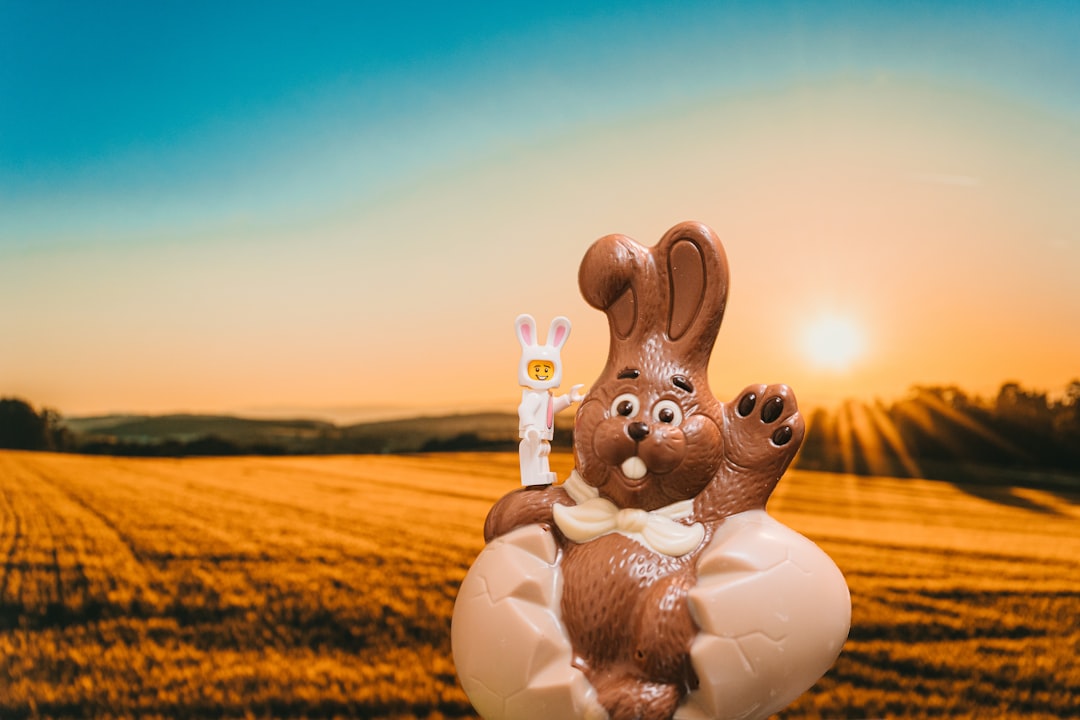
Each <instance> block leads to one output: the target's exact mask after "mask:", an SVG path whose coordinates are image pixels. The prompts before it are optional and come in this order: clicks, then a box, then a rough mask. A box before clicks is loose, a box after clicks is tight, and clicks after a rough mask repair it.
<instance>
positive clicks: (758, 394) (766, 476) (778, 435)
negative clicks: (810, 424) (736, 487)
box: [724, 385, 806, 491]
mask: <svg viewBox="0 0 1080 720" xmlns="http://www.w3.org/2000/svg"><path fill="white" fill-rule="evenodd" d="M724 421H725V424H726V425H727V427H726V430H727V434H726V437H727V447H726V453H725V454H726V460H727V462H728V465H729V466H730V467H731V469H732V470H734V471H735V472H736V473H739V474H743V473H752V474H754V475H760V476H761V478H760V479H761V480H762V481H763V482H770V481H771V484H770V485H769V490H770V491H771V490H772V485H775V483H776V480H778V479H779V478H780V476H781V475H782V474H783V473H784V470H785V469H787V466H788V464H789V463H791V460H792V458H794V457H795V453H796V452H798V450H799V445H801V444H802V440H803V435H804V434H805V433H806V424H805V422H804V421H803V417H802V415H801V414H800V413H799V405H798V403H797V402H796V400H795V393H793V392H792V391H791V388H789V387H788V386H787V385H751V386H750V387H748V388H746V389H745V390H743V391H742V392H741V393H740V394H739V396H738V397H737V398H736V399H735V400H734V401H733V402H730V403H726V404H725V407H724Z"/></svg>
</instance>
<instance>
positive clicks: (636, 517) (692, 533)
mask: <svg viewBox="0 0 1080 720" xmlns="http://www.w3.org/2000/svg"><path fill="white" fill-rule="evenodd" d="M562 486H563V488H564V489H565V490H566V492H567V494H569V495H570V498H571V499H572V500H573V501H574V502H576V503H577V505H561V504H558V503H556V504H555V505H554V506H552V512H553V513H554V516H555V524H556V525H558V526H559V529H560V530H562V533H563V535H565V536H566V537H568V538H570V539H571V540H573V541H574V542H577V543H583V542H588V541H589V540H592V539H593V538H597V537H600V536H601V535H607V534H608V533H613V532H617V533H619V534H621V535H625V536H626V537H628V538H631V539H633V540H636V541H637V542H639V543H641V544H642V545H644V546H645V547H647V548H649V549H650V550H653V551H655V552H658V553H661V554H663V555H669V556H671V557H679V556H680V555H685V554H686V553H688V552H690V551H691V550H693V549H694V548H696V547H697V546H698V545H700V544H701V541H702V540H703V539H704V538H705V526H704V525H702V524H701V523H694V524H693V525H683V524H682V523H680V522H676V520H682V519H683V518H687V517H689V516H690V515H691V513H693V512H694V501H693V500H682V501H680V502H677V503H672V504H671V505H665V506H664V507H662V508H658V509H656V510H652V511H649V510H641V509H640V508H620V507H619V506H618V505H616V504H615V503H613V502H611V501H610V500H605V499H604V498H602V497H600V491H599V490H597V489H596V488H594V487H593V486H592V485H589V484H588V483H587V482H585V481H584V480H583V479H582V478H581V476H580V475H578V472H577V470H574V471H573V472H571V473H570V477H569V478H567V479H566V482H565V483H563V485H562Z"/></svg>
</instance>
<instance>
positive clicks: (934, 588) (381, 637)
mask: <svg viewBox="0 0 1080 720" xmlns="http://www.w3.org/2000/svg"><path fill="white" fill-rule="evenodd" d="M553 466H554V467H556V468H557V469H558V470H559V471H560V474H565V472H566V471H568V470H569V466H570V458H569V457H567V456H565V455H564V456H558V457H555V458H554V462H553ZM516 484H517V456H516V454H453V455H451V454H445V455H428V456H408V457H389V456H358V457H310V458H308V457H298V458H273V459H270V458H230V459H186V460H162V459H150V460H144V459H119V458H89V457H79V456H73V455H53V454H43V453H42V454H38V453H20V452H0V561H2V562H3V565H2V567H0V572H2V575H0V718H5V719H8V718H27V717H87V716H94V717H126V716H139V717H147V716H163V717H242V716H248V717H264V716H272V717H300V716H303V717H329V716H340V717H360V718H382V717H387V718H389V717H400V718H411V717H416V718H444V717H472V714H471V709H470V707H469V705H468V702H467V701H466V699H465V697H464V695H463V693H462V692H461V690H460V689H459V688H458V686H457V683H456V679H455V676H454V668H453V664H452V662H451V659H450V645H449V629H450V613H451V609H452V607H453V600H454V595H455V592H456V589H457V586H458V583H459V582H460V581H461V578H462V577H463V576H464V574H465V571H466V570H467V568H468V566H469V564H470V563H471V561H472V559H473V558H474V556H475V555H476V553H477V552H478V551H479V550H480V547H481V544H482V539H481V524H482V522H483V518H484V516H485V514H486V513H487V510H488V508H489V507H490V505H491V504H492V502H493V501H494V500H495V499H496V498H498V497H499V496H501V495H502V494H504V493H506V492H508V491H510V490H512V489H513V488H514V487H515V486H516ZM1078 500H1080V496H1078V495H1077V494H1076V493H1074V492H1073V493H1067V492H1062V491H1056V492H1051V491H1042V490H1023V489H1010V488H1004V487H998V486H990V485H987V486H970V487H967V488H960V487H954V486H952V485H949V484H947V483H942V482H930V481H922V480H897V479H889V478H855V477H852V476H844V475H830V474H820V473H802V472H790V473H788V475H787V476H785V478H784V479H783V481H782V482H781V484H780V486H779V487H778V489H777V492H776V494H775V495H774V498H773V500H772V502H771V504H770V506H769V510H770V512H772V513H773V514H774V515H775V516H776V517H777V518H779V519H780V520H782V521H783V522H785V523H787V524H788V525H790V526H792V527H793V528H795V529H797V530H799V531H800V532H802V533H804V534H805V535H807V536H809V537H811V538H812V539H814V540H815V541H817V542H818V543H819V544H820V545H822V547H824V548H825V549H826V550H827V551H828V552H829V553H830V554H831V555H832V556H833V558H834V559H835V560H836V562H837V564H838V565H839V566H840V568H841V569H842V570H843V571H844V573H845V575H846V576H847V579H848V582H849V585H850V586H851V591H852V599H853V608H854V609H853V618H852V623H853V628H852V633H851V638H850V640H849V641H848V644H847V645H846V647H845V650H844V652H843V654H842V655H841V658H840V660H839V661H838V663H837V665H836V667H835V668H834V669H833V670H832V671H831V672H830V673H829V675H827V676H826V677H825V678H824V679H823V680H822V681H821V682H820V683H818V685H817V686H816V687H815V688H814V689H813V690H811V691H810V692H809V693H807V694H806V695H804V696H803V697H802V698H801V699H800V700H799V701H798V702H797V703H796V704H795V705H794V706H792V707H791V708H790V709H789V710H787V711H786V712H785V713H784V717H786V718H799V717H830V718H864V717H933V716H938V717H949V718H962V717H1007V716H1014V717H1026V718H1031V717H1047V718H1050V717H1065V716H1069V715H1075V714H1077V713H1078V712H1080V659H1078V656H1080V505H1078Z"/></svg>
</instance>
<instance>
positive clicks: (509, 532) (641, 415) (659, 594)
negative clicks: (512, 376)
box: [451, 223, 851, 720]
mask: <svg viewBox="0 0 1080 720" xmlns="http://www.w3.org/2000/svg"><path fill="white" fill-rule="evenodd" d="M578 279H579V283H580V286H581V291H582V294H583V295H584V297H585V300H586V301H587V302H588V303H589V304H590V305H592V306H593V307H595V308H597V309H600V310H602V311H604V312H605V313H606V314H607V316H608V323H609V327H610V332H611V342H610V347H609V353H608V360H607V364H606V366H605V367H604V369H603V371H602V372H601V374H600V377H599V378H598V379H597V381H596V382H595V383H594V384H593V385H592V387H591V388H590V390H589V392H588V393H587V394H586V396H585V398H584V400H583V402H582V404H581V407H580V408H579V410H578V413H577V420H576V425H575V437H574V459H575V464H576V466H575V470H574V471H573V472H572V473H571V475H570V477H569V478H568V479H567V480H566V482H564V483H563V484H562V485H550V486H543V487H533V488H524V489H521V490H518V491H515V492H512V493H510V494H509V495H507V496H505V497H503V498H502V499H501V500H499V501H498V502H497V503H496V504H495V506H494V507H493V508H492V509H491V512H490V513H489V515H488V518H487V522H486V523H485V527H484V536H485V539H486V540H487V542H488V545H487V547H485V549H484V550H483V551H482V552H481V554H480V556H479V557H478V558H477V560H476V562H475V563H474V564H473V567H472V568H471V569H470V570H469V573H468V574H467V575H466V577H465V580H464V581H463V582H462V585H461V589H460V591H459V594H458V599H457V603H456V605H455V609H454V618H453V624H452V638H451V640H452V645H453V651H454V661H455V664H456V666H457V670H458V675H459V677H460V678H461V682H462V686H463V687H464V689H465V691H466V693H467V694H468V696H469V699H470V700H471V701H472V703H473V705H474V706H475V707H476V709H477V711H478V712H479V713H480V714H481V715H482V716H483V717H484V718H485V720H496V719H506V720H532V719H533V718H535V719H536V720H540V719H541V718H543V719H545V720H546V719H549V718H560V719H561V718H586V719H588V720H593V719H595V720H601V719H603V718H610V720H666V719H669V718H678V719H680V720H695V719H698V718H757V717H767V716H768V715H770V714H772V713H774V712H776V711H777V710H779V709H781V708H782V707H784V706H785V705H787V704H788V703H790V702H791V701H792V700H794V699H795V698H796V697H798V695H800V694H801V693H802V692H803V691H805V690H806V689H807V688H809V687H810V686H811V685H813V683H814V682H815V681H816V680H817V679H818V678H819V677H820V676H821V675H822V674H824V672H825V671H826V670H828V668H829V667H830V666H831V665H832V663H833V662H834V661H835V659H836V657H837V655H838V654H839V652H840V649H841V647H842V646H843V642H844V640H845V639H846V637H847V632H848V627H849V623H850V617H851V615H850V614H851V604H850V597H849V595H848V590H847V585H846V583H845V582H844V578H843V575H842V574H841V573H840V571H839V569H837V567H836V565H835V564H834V563H833V562H832V560H831V559H830V558H829V557H828V556H827V555H826V554H825V553H824V552H823V551H821V549H820V548H818V547H817V546H816V545H814V544H813V543H812V542H810V541H809V540H807V539H806V538H805V537H803V536H801V535H799V534H798V533H796V532H794V531H793V530H791V529H789V528H787V527H785V526H784V525H782V524H780V523H779V522H777V521H776V520H774V519H773V518H771V517H770V516H769V515H768V514H766V513H765V510H764V508H765V502H766V501H767V500H768V498H769V495H770V494H771V493H772V490H773V488H774V487H775V486H776V483H777V481H778V480H779V479H780V476H781V475H782V474H783V472H784V470H785V469H786V468H787V466H788V464H789V463H790V462H791V460H792V458H793V457H794V456H795V452H796V451H797V450H798V447H799V444H800V443H801V441H802V438H803V433H804V423H803V419H802V416H801V415H800V414H799V412H798V407H797V405H796V402H795V397H794V395H793V394H792V392H791V390H790V389H789V388H788V387H787V386H784V385H753V386H751V387H749V388H747V389H745V390H744V391H743V392H742V393H740V395H739V396H738V397H737V398H736V399H735V400H734V401H732V402H729V403H722V402H720V401H718V400H717V399H716V398H715V397H713V395H712V393H711V392H710V390H709V384H708V363H709V356H710V353H711V351H712V347H713V344H714V342H715V340H716V336H717V333H718V332H719V329H720V322H721V320H722V318H723V314H724V306H725V302H726V298H727V286H728V271H727V260H726V258H725V256H724V253H723V249H722V247H721V246H720V243H719V241H718V240H717V239H716V237H715V235H714V234H713V232H712V231H711V230H710V229H709V228H707V227H706V226H704V225H701V224H698V223H683V224H681V225H677V226H676V227H674V228H672V229H671V230H670V231H668V233H667V234H666V235H664V237H663V238H662V239H661V240H660V242H659V243H657V245H655V246H654V247H652V248H645V247H643V246H641V245H639V244H637V243H636V242H634V241H633V240H631V239H630V238H627V237H625V236H622V235H609V236H607V237H604V238H601V239H600V240H598V241H597V242H596V243H594V244H593V246H592V247H591V248H590V249H589V250H588V251H587V253H586V255H585V258H584V260H583V261H582V263H581V269H580V272H579V276H578Z"/></svg>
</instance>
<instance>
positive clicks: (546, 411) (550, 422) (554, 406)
mask: <svg viewBox="0 0 1080 720" xmlns="http://www.w3.org/2000/svg"><path fill="white" fill-rule="evenodd" d="M570 403H571V400H570V396H569V395H555V394H554V393H552V392H551V391H550V390H530V389H528V388H523V389H522V390H521V404H520V405H518V437H521V438H523V437H525V433H527V432H528V431H529V430H536V431H537V432H539V433H540V439H541V440H551V439H552V438H553V437H554V435H555V415H556V414H557V413H558V412H560V411H562V410H565V409H566V408H568V407H570Z"/></svg>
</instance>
